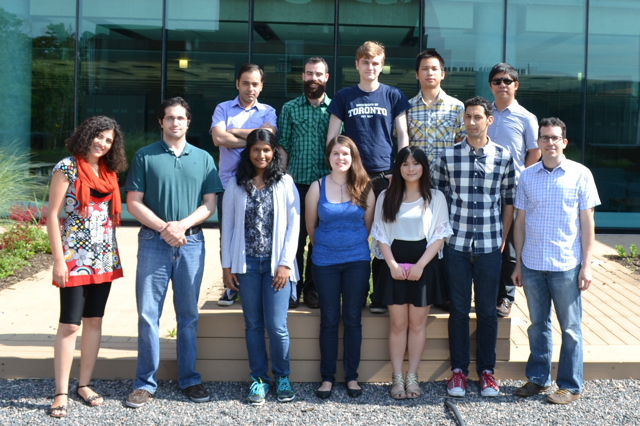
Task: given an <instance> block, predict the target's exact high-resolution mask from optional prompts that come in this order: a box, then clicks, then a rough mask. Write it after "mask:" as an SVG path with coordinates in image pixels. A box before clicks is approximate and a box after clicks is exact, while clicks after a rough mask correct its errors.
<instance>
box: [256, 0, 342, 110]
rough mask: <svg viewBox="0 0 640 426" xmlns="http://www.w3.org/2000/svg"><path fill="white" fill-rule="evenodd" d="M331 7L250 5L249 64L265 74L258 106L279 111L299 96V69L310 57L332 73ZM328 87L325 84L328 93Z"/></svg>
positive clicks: (311, 0)
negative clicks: (254, 65)
mask: <svg viewBox="0 0 640 426" xmlns="http://www.w3.org/2000/svg"><path fill="white" fill-rule="evenodd" d="M334 6H335V2H334V0H306V1H305V0H276V1H274V0H255V1H254V13H253V16H254V23H253V58H252V62H254V63H255V64H258V65H260V67H262V68H263V69H264V72H265V81H264V89H263V90H262V93H261V94H260V102H262V103H266V104H268V105H271V106H272V107H274V108H275V109H276V110H277V111H280V109H281V108H282V105H284V103H285V102H287V101H289V100H291V99H293V98H296V97H298V96H300V95H301V94H302V78H301V75H302V72H303V71H304V70H303V65H304V62H305V61H306V60H307V59H308V58H309V57H311V56H321V57H323V58H324V59H325V60H326V61H327V63H328V64H329V73H330V74H332V73H333V71H332V70H333V38H334V34H333V33H334V30H333V28H334V26H333V22H334V15H335V14H334V10H335V7H334ZM330 78H331V79H333V78H334V76H333V75H331V77H330ZM331 87H333V82H332V80H329V84H328V86H327V89H328V90H327V91H328V92H331V90H330V89H329V88H331Z"/></svg>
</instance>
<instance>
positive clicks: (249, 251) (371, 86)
mask: <svg viewBox="0 0 640 426" xmlns="http://www.w3.org/2000/svg"><path fill="white" fill-rule="evenodd" d="M384 60H385V53H384V48H383V47H382V46H381V45H380V44H378V43H375V42H371V41H367V42H365V43H364V44H363V45H362V46H360V47H359V48H358V50H357V52H356V60H355V66H356V69H357V70H358V72H359V75H360V81H359V83H358V84H356V85H354V86H352V87H348V88H344V89H342V90H340V91H338V92H337V93H336V95H335V97H334V99H333V100H331V99H329V97H328V96H327V95H326V93H325V88H326V84H327V81H328V79H329V73H328V66H327V63H326V62H325V60H324V59H322V58H319V57H312V58H310V59H308V60H307V62H306V63H305V64H304V70H303V74H302V80H303V85H304V93H303V95H301V96H300V97H298V98H296V99H293V100H291V101H289V102H287V103H286V104H285V105H284V106H283V108H282V111H281V113H280V116H279V117H277V116H276V112H275V110H274V109H273V108H271V107H270V106H268V105H264V104H261V103H260V102H258V96H259V94H260V92H261V90H262V88H263V80H264V74H263V71H262V69H261V68H260V67H259V66H257V65H254V64H245V65H243V66H242V67H241V68H240V69H239V71H238V74H237V79H236V87H237V89H238V97H236V98H235V99H234V100H232V101H228V102H223V103H221V104H219V105H218V107H217V108H216V110H215V112H214V114H213V118H212V125H211V130H210V132H211V136H212V140H213V143H214V144H215V145H216V146H218V147H219V149H220V160H219V173H218V169H216V166H215V164H214V162H213V159H212V158H211V156H210V155H209V154H208V153H206V152H205V151H203V150H201V149H198V148H196V147H194V146H192V145H190V144H189V143H187V141H186V131H187V129H188V126H189V122H190V119H191V112H190V110H189V106H188V104H187V103H186V102H185V101H184V100H183V99H182V98H172V99H169V100H166V101H164V102H163V103H162V105H161V106H160V108H159V111H158V116H159V122H160V126H161V128H162V139H161V140H160V141H158V142H156V143H154V144H151V145H149V146H146V147H144V148H142V149H140V150H139V151H138V152H137V153H136V154H135V156H134V158H133V161H132V163H131V167H130V169H129V173H128V177H127V181H126V184H125V190H126V191H127V208H128V211H129V212H130V213H131V214H132V215H133V216H134V217H135V218H136V219H137V220H138V221H139V222H140V223H141V224H142V228H141V230H140V233H139V236H138V244H139V248H138V267H137V272H136V303H137V307H138V314H139V316H138V362H137V371H136V379H135V381H134V383H133V391H132V392H131V393H130V394H129V396H128V397H127V400H126V405H127V406H129V407H132V408H138V407H141V406H142V405H144V404H145V403H146V402H147V401H148V400H149V398H150V397H151V396H152V395H153V393H154V392H155V390H156V388H157V383H156V378H155V374H156V371H157V368H158V363H159V343H158V321H159V317H160V314H161V310H162V306H163V302H164V297H165V294H166V290H167V286H168V283H169V281H172V283H173V290H174V306H175V309H176V319H177V324H178V330H177V353H178V385H179V386H180V388H181V389H183V390H184V392H185V394H186V395H187V396H188V397H189V398H190V399H191V400H192V401H194V402H204V401H208V400H209V398H210V397H209V394H208V392H207V390H206V388H205V387H204V386H203V385H202V383H201V378H200V375H199V373H198V372H197V371H196V370H195V358H196V329H197V322H198V312H197V300H198V294H199V289H200V283H201V280H202V273H203V267H204V240H203V236H202V230H201V228H200V224H201V223H202V222H203V221H204V220H206V219H207V218H208V217H209V216H210V215H211V214H212V213H213V212H214V210H215V209H216V205H217V209H218V218H219V220H220V223H221V246H220V247H221V249H220V250H221V253H220V255H221V264H222V271H223V277H222V278H223V282H224V285H225V287H226V290H225V293H224V294H223V295H222V297H221V298H220V300H219V302H218V303H219V304H221V305H231V304H233V303H234V301H235V299H236V297H237V295H239V296H240V298H241V301H242V310H243V315H244V321H245V340H246V346H247V352H248V356H249V368H250V377H251V379H252V382H251V385H250V389H249V395H248V398H247V399H248V402H249V403H250V404H253V405H261V404H263V403H264V401H265V399H266V396H267V393H268V391H269V388H270V383H271V378H270V376H269V374H268V369H269V368H268V361H269V360H270V361H271V372H272V375H273V378H274V381H275V388H276V397H277V399H278V401H281V402H286V401H291V400H293V399H294V398H295V393H294V391H293V389H292V387H291V384H290V382H289V374H290V366H289V334H288V329H287V310H288V309H290V308H295V307H297V306H298V303H299V300H300V298H301V297H302V298H304V300H305V303H306V304H307V305H308V306H309V307H310V308H319V309H320V334H319V336H320V337H319V344H320V353H321V363H320V374H321V377H322V382H321V384H320V386H319V387H318V388H317V390H316V395H317V396H318V397H319V398H322V399H326V398H329V397H330V396H331V394H332V391H333V387H334V384H335V374H336V364H337V358H338V340H339V338H338V327H339V323H340V320H341V319H342V322H343V326H344V339H343V341H344V355H343V363H344V371H345V384H346V392H347V394H348V395H349V396H351V397H354V398H355V397H358V396H360V395H361V394H362V388H361V387H360V385H359V384H358V380H357V379H358V366H359V362H360V346H361V340H362V325H361V316H362V307H363V304H366V301H367V299H368V297H369V296H368V292H369V279H370V277H371V276H372V278H373V279H372V281H373V292H372V294H371V295H370V298H371V304H370V310H371V311H372V312H374V313H381V312H387V311H388V312H389V318H390V330H389V337H388V347H389V356H390V360H391V366H392V370H393V371H392V377H391V379H392V380H391V387H390V395H391V397H393V398H395V399H405V398H417V397H419V396H420V395H421V390H420V386H419V380H418V374H417V371H418V367H419V364H420V360H421V357H422V354H423V351H424V347H425V344H426V342H427V340H426V331H425V330H426V321H427V316H428V313H429V309H430V306H431V305H434V304H435V305H439V306H441V307H443V308H445V309H447V310H449V312H450V316H449V349H450V356H451V370H452V375H451V377H450V378H449V379H448V381H447V392H448V394H449V395H452V396H464V395H465V392H466V387H467V384H466V377H467V376H468V374H469V365H470V337H469V313H470V311H471V298H472V289H473V295H474V300H475V313H476V317H477V345H476V347H477V349H476V357H475V358H476V371H477V373H478V377H479V383H478V384H479V388H480V393H481V395H482V396H488V397H491V396H497V395H498V394H499V388H498V386H497V384H496V382H495V380H494V377H493V374H494V369H495V364H496V354H495V352H496V339H497V323H498V321H497V317H498V316H507V315H509V313H510V309H511V304H512V303H513V300H514V296H515V286H523V287H524V291H525V293H526V295H527V304H528V307H529V312H530V319H531V326H530V327H529V330H528V332H529V339H530V343H531V355H530V358H529V361H528V363H527V368H526V375H527V378H528V381H527V383H526V384H525V385H524V386H522V387H521V388H518V389H517V390H516V391H515V393H516V395H520V396H523V397H526V396H531V395H535V394H538V393H540V392H544V391H546V390H547V389H548V387H549V385H550V381H551V375H550V372H551V349H552V343H551V325H550V324H551V320H550V315H551V302H553V304H554V306H555V310H556V313H557V315H558V319H559V322H560V326H561V329H562V349H561V354H560V363H559V367H558V376H557V384H558V387H559V389H558V391H556V392H555V393H553V394H550V395H548V397H547V400H548V401H549V402H552V403H567V402H571V401H573V400H575V399H576V398H578V397H579V394H580V391H581V386H582V338H581V329H580V322H581V311H582V309H581V303H580V300H581V299H580V292H581V291H583V290H586V289H587V288H588V287H589V284H590V282H591V271H590V264H591V246H592V243H593V240H594V222H593V210H594V208H595V207H596V206H597V205H598V204H599V199H598V194H597V190H596V188H595V184H594V182H593V177H592V176H591V173H590V172H589V170H588V169H586V168H585V167H584V166H582V165H580V164H577V163H575V162H573V161H571V160H568V159H567V158H566V157H565V156H564V154H563V150H564V148H565V147H566V146H567V143H568V141H567V138H566V126H565V125H564V123H563V122H562V121H561V120H559V119H557V118H545V119H543V120H541V121H540V125H539V126H538V123H537V119H536V117H535V116H534V115H533V114H531V113H529V112H528V111H527V110H526V109H524V108H523V107H522V106H520V105H519V104H518V103H517V101H516V100H515V93H516V90H517V89H518V73H517V72H516V70H515V69H514V68H513V67H511V66H510V65H508V64H505V63H501V64H497V65H496V66H495V67H493V69H492V70H491V72H490V75H489V86H490V88H491V91H492V92H493V94H494V97H495V101H494V102H493V103H491V102H489V101H487V100H486V99H484V98H482V97H474V98H471V99H469V100H467V101H466V102H464V103H462V102H460V101H458V100H457V99H455V98H453V97H451V96H448V95H447V94H446V93H445V92H444V91H443V90H442V88H441V87H440V85H441V82H442V80H443V79H444V76H445V72H444V60H443V59H442V57H441V56H440V55H439V54H438V53H437V52H435V51H433V50H427V51H424V52H422V53H420V54H419V55H418V56H417V58H416V79H417V80H418V81H419V83H420V92H419V93H418V94H417V95H416V96H415V97H414V98H412V99H410V100H408V99H407V98H406V97H405V96H404V94H403V93H402V92H401V91H400V90H398V89H396V88H394V87H390V86H387V85H384V84H382V83H380V82H379V80H378V77H379V75H380V73H381V71H382V68H383V66H384ZM394 136H395V141H394ZM67 148H68V149H69V151H70V152H71V154H72V155H73V157H68V158H66V159H64V160H62V161H61V162H60V163H59V164H58V165H57V166H56V168H55V169H54V172H53V177H52V184H51V195H50V206H51V208H50V209H49V212H48V216H49V217H48V219H49V220H48V222H47V223H48V227H49V238H50V241H51V245H52V251H53V255H54V269H53V281H54V284H55V285H57V286H58V287H60V299H61V315H60V326H59V328H58V333H57V336H56V344H55V357H54V358H55V372H56V395H55V398H54V403H53V404H52V407H51V411H50V414H51V415H53V416H56V417H61V416H64V415H66V398H67V393H68V381H69V370H70V366H71V360H72V354H73V344H74V343H75V337H76V335H77V333H78V330H79V328H80V324H81V322H82V321H84V330H83V338H82V355H81V369H80V378H79V385H78V387H77V389H76V393H77V394H78V395H79V396H80V397H81V398H82V399H83V400H84V401H85V402H86V403H87V404H89V405H99V404H101V403H102V398H101V397H100V396H99V395H98V394H97V393H96V392H94V391H93V390H91V388H89V387H88V385H89V380H90V378H91V373H92V370H93V366H94V364H95V361H96V357H97V353H98V349H99V342H100V325H101V319H102V316H103V313H104V307H105V303H106V300H107V297H108V294H109V288H110V285H111V281H112V280H114V279H116V278H119V277H121V276H122V267H121V263H120V259H119V256H118V251H117V243H116V240H115V233H114V231H113V227H114V226H116V225H117V224H118V223H119V213H120V197H119V190H118V182H117V178H116V173H117V172H120V171H123V170H124V169H125V168H126V167H127V163H126V158H125V156H124V148H123V139H122V134H121V132H120V129H119V127H118V125H117V124H116V123H115V122H114V121H113V120H111V119H109V118H107V117H101V116H100V117H93V118H90V119H88V120H87V121H85V122H84V123H82V125H81V126H79V127H78V129H76V130H75V131H74V133H73V135H72V136H71V137H70V138H69V139H68V141H67ZM540 157H542V158H541V159H540ZM63 208H64V210H65V213H66V217H65V219H64V220H63V226H62V235H61V233H60V227H59V226H58V223H59V222H58V221H57V218H58V215H59V213H60V212H61V210H62V209H63ZM514 217H515V219H514ZM305 251H306V252H307V256H306V264H305ZM372 257H373V260H372ZM265 330H266V332H267V335H268V337H269V356H268V355H267V348H266V339H265ZM85 336H86V337H85ZM85 340H86V341H85ZM405 353H408V371H407V372H406V375H404V374H403V365H404V358H405ZM80 383H82V384H80Z"/></svg>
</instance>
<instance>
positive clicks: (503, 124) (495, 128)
mask: <svg viewBox="0 0 640 426" xmlns="http://www.w3.org/2000/svg"><path fill="white" fill-rule="evenodd" d="M487 136H489V138H491V140H492V141H493V142H495V143H497V144H498V145H500V146H502V147H504V148H507V149H508V150H509V153H510V154H511V157H512V158H513V165H514V166H515V168H516V182H517V181H518V179H519V177H520V173H522V171H523V170H524V158H525V156H526V155H527V151H528V150H530V149H536V148H538V142H537V140H538V119H537V118H536V116H535V115H533V114H531V113H530V112H529V111H527V110H526V109H525V108H524V107H523V106H522V105H520V104H519V103H518V101H516V100H514V101H513V102H512V103H511V105H509V106H508V107H506V108H505V109H503V110H502V111H498V108H496V104H495V103H494V104H493V123H492V124H491V125H490V126H489V128H488V129H487Z"/></svg>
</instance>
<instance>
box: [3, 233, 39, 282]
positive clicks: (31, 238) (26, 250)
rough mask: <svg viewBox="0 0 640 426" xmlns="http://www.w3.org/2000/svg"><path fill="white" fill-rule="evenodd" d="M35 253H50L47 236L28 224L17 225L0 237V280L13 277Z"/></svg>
mask: <svg viewBox="0 0 640 426" xmlns="http://www.w3.org/2000/svg"><path fill="white" fill-rule="evenodd" d="M36 253H51V247H50V246H49V239H48V238H47V234H46V233H45V232H44V231H43V230H41V229H40V228H38V227H37V226H33V225H30V224H29V222H22V223H18V224H17V225H15V226H14V227H12V228H9V229H8V230H7V231H6V232H5V233H4V234H2V235H0V279H3V278H6V277H8V276H10V275H14V271H17V270H20V269H21V268H22V267H23V266H26V265H28V264H29V263H28V262H27V261H28V260H29V259H31V258H32V257H33V256H34V255H35V254H36Z"/></svg>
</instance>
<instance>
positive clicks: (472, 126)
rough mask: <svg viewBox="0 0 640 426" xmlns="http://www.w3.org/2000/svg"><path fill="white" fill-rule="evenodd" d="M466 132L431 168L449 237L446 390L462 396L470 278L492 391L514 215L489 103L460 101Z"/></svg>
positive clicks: (484, 387)
mask: <svg viewBox="0 0 640 426" xmlns="http://www.w3.org/2000/svg"><path fill="white" fill-rule="evenodd" d="M464 106H465V112H464V124H465V127H466V129H467V137H466V138H465V139H464V140H463V141H462V142H459V143H457V144H455V145H453V146H450V147H448V148H446V149H445V150H444V151H442V153H441V154H440V156H439V157H438V158H437V159H436V161H435V163H434V166H433V181H434V185H435V186H436V188H438V189H439V190H440V191H442V192H443V193H444V194H445V196H446V197H447V202H448V204H449V221H450V222H451V227H452V228H453V235H452V236H451V237H449V239H448V241H447V243H446V244H445V246H444V267H445V268H444V269H445V274H446V279H447V286H448V290H449V297H450V299H451V306H450V314H449V352H450V355H451V369H452V371H453V375H452V376H451V378H449V381H448V383H447V392H448V393H449V395H451V396H464V395H465V392H466V387H467V383H466V376H467V375H468V374H469V363H470V355H469V312H470V310H471V283H472V281H473V285H474V291H475V307H476V317H477V324H478V332H477V350H476V371H477V373H478V376H479V378H480V380H479V385H480V393H481V395H482V396H497V395H498V393H499V389H498V385H497V384H496V382H495V380H494V378H493V372H494V371H493V370H494V368H495V363H496V339H497V336H498V316H497V313H496V308H495V301H496V297H497V296H498V281H499V278H500V264H501V252H502V249H503V248H504V244H505V238H506V235H503V232H502V230H503V229H509V227H510V226H511V222H512V221H513V202H514V198H515V184H516V172H515V168H514V165H513V159H512V157H511V154H509V151H508V150H507V149H505V148H502V147H501V146H499V145H497V144H495V143H494V142H492V141H491V140H490V139H489V138H488V137H487V129H488V127H489V125H491V123H492V122H493V106H492V105H491V103H490V102H489V101H488V100H486V99H484V98H482V97H479V96H478V97H475V98H472V99H469V100H467V101H466V102H465V103H464Z"/></svg>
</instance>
